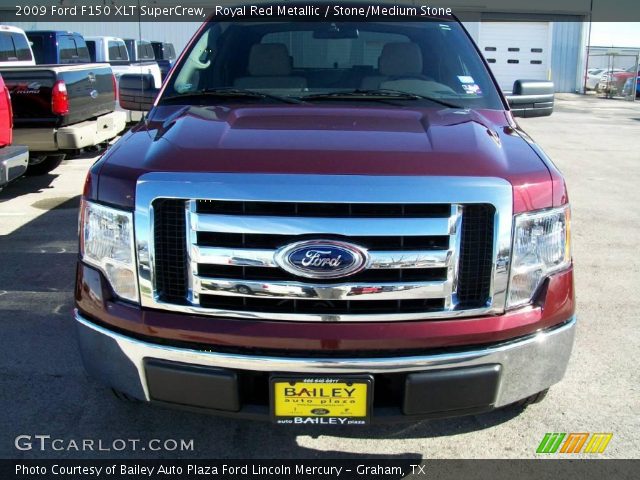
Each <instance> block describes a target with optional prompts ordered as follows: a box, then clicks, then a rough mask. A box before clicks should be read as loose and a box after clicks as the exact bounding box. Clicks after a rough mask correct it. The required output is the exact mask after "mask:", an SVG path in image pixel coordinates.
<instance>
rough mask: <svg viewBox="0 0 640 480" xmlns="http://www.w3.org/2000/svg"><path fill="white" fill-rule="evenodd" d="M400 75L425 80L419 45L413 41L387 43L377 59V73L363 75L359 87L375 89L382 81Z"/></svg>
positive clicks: (396, 77) (400, 76) (393, 78)
mask: <svg viewBox="0 0 640 480" xmlns="http://www.w3.org/2000/svg"><path fill="white" fill-rule="evenodd" d="M402 77H411V78H416V79H418V80H420V79H424V80H427V78H426V77H423V75H422V52H421V51H420V47H419V46H418V45H417V44H415V43H408V42H397V43H387V44H386V45H385V46H384V47H383V49H382V53H381V54H380V58H379V59H378V75H370V76H367V77H364V78H363V79H362V83H361V84H360V88H362V89H363V90H375V89H377V88H381V85H382V84H383V83H384V82H389V81H392V80H395V79H399V78H402ZM387 88H389V87H387Z"/></svg>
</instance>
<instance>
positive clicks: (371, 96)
mask: <svg viewBox="0 0 640 480" xmlns="http://www.w3.org/2000/svg"><path fill="white" fill-rule="evenodd" d="M302 98H304V99H305V100H341V99H345V100H350V99H354V98H364V99H367V100H382V101H386V100H391V99H397V100H428V101H430V102H434V103H437V104H439V105H442V106H444V107H449V108H464V107H461V106H460V105H456V104H454V103H450V102H447V101H446V100H441V99H439V98H436V97H428V96H426V95H419V94H417V93H411V92H404V91H402V90H392V89H387V88H380V89H374V90H360V89H358V90H345V91H340V92H327V93H315V94H312V95H305V96H304V97H302Z"/></svg>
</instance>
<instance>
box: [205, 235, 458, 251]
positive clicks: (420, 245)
mask: <svg viewBox="0 0 640 480" xmlns="http://www.w3.org/2000/svg"><path fill="white" fill-rule="evenodd" d="M318 236H319V235H317V234H316V235H270V234H261V233H244V234H243V233H219V232H198V233H197V243H198V245H200V246H203V247H235V248H269V249H276V248H280V247H282V246H283V245H287V244H288V243H293V242H299V241H302V240H306V239H314V238H318ZM322 238H323V239H325V240H343V241H348V242H350V243H355V244H356V245H360V246H362V247H364V248H367V249H369V250H389V251H391V250H395V251H402V250H446V249H447V248H449V236H448V235H436V236H412V237H403V236H378V237H360V236H349V237H344V236H340V235H330V234H323V235H322Z"/></svg>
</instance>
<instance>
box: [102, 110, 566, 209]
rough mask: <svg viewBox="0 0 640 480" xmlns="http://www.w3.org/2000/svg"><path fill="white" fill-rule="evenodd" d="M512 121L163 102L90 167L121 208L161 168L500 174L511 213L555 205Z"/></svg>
mask: <svg viewBox="0 0 640 480" xmlns="http://www.w3.org/2000/svg"><path fill="white" fill-rule="evenodd" d="M510 127H511V122H510V118H508V117H507V115H506V114H505V112H504V111H495V110H482V111H478V112H476V111H470V112H468V113H460V112H457V111H453V110H442V109H437V108H422V109H416V108H386V107H365V106H363V107H354V106H349V107H348V108H346V107H343V106H316V105H296V106H286V107H283V106H281V105H268V106H235V107H233V106H212V107H192V108H191V109H185V108H184V107H166V106H164V107H157V108H156V109H155V110H154V112H153V113H152V115H151V117H150V120H149V122H148V124H147V125H146V126H145V125H141V126H138V127H137V128H136V129H134V130H133V131H132V132H131V133H128V134H127V135H125V136H124V137H123V138H122V140H120V141H119V142H118V143H117V144H116V145H115V146H114V148H112V149H111V150H110V151H109V152H108V153H107V154H106V155H105V157H104V158H103V160H102V161H101V162H99V163H98V164H97V166H96V168H95V169H93V170H92V174H93V175H95V174H96V173H98V171H99V175H100V178H99V183H98V190H97V199H98V200H100V201H102V202H105V203H109V204H112V205H119V206H122V207H124V208H129V209H133V207H134V202H135V186H136V181H137V179H138V178H139V177H140V176H141V175H143V174H144V173H146V172H159V171H160V172H196V173H199V172H238V173H288V174H315V175H328V174H332V175H411V176H414V175H426V176H437V175H446V176H481V177H498V178H503V179H506V180H508V181H509V182H510V183H511V184H512V185H513V188H514V209H515V212H516V213H517V212H523V211H528V210H533V209H539V208H546V207H551V206H553V205H555V204H556V202H555V201H554V200H555V199H554V194H553V192H554V190H553V184H554V181H555V179H554V177H555V174H556V172H555V167H552V166H551V165H548V164H547V162H545V161H544V160H543V159H542V158H540V156H539V155H538V154H537V153H536V152H535V151H534V149H533V148H532V146H531V145H529V144H528V143H527V142H526V141H524V140H523V138H522V136H521V134H520V131H518V130H516V129H514V128H510ZM493 132H495V135H494V134H492V133H493ZM496 139H498V141H496ZM560 197H561V195H560Z"/></svg>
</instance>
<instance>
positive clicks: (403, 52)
mask: <svg viewBox="0 0 640 480" xmlns="http://www.w3.org/2000/svg"><path fill="white" fill-rule="evenodd" d="M378 68H379V70H380V74H381V75H387V76H397V75H419V74H421V73H422V52H421V51H420V47H419V46H418V45H417V44H415V43H387V44H386V45H385V46H384V48H383V49H382V53H381V54H380V59H379V60H378Z"/></svg>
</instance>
